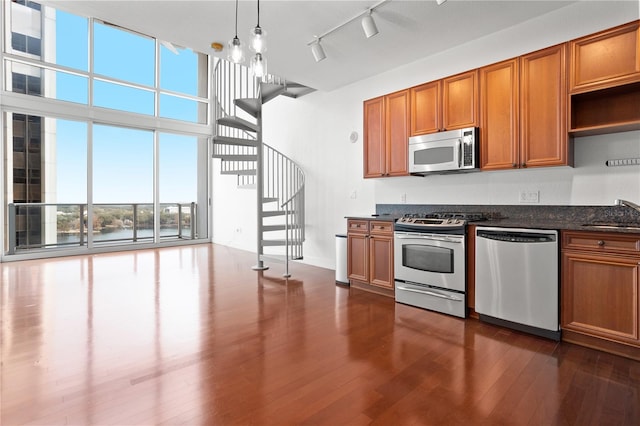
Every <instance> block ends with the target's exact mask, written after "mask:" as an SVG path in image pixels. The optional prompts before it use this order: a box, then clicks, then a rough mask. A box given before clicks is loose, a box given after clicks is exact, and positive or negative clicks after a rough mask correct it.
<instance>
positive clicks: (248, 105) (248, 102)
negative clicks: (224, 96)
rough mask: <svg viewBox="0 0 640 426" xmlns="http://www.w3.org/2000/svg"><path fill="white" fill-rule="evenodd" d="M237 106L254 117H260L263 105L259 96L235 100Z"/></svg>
mask: <svg viewBox="0 0 640 426" xmlns="http://www.w3.org/2000/svg"><path fill="white" fill-rule="evenodd" d="M233 103H234V104H235V106H237V107H238V108H240V109H241V110H243V111H244V112H246V113H247V114H249V115H251V116H252V117H253V118H258V114H259V113H260V111H262V105H261V104H260V99H257V98H240V99H235V100H234V101H233Z"/></svg>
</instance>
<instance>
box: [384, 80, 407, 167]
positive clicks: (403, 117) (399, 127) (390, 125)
mask: <svg viewBox="0 0 640 426" xmlns="http://www.w3.org/2000/svg"><path fill="white" fill-rule="evenodd" d="M385 117H386V120H385V128H386V143H387V151H386V160H387V161H386V173H385V175H386V176H405V175H408V174H409V166H408V161H409V158H408V155H409V90H402V91H400V92H396V93H392V94H390V95H387V96H385Z"/></svg>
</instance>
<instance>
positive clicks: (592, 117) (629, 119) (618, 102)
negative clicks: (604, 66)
mask: <svg viewBox="0 0 640 426" xmlns="http://www.w3.org/2000/svg"><path fill="white" fill-rule="evenodd" d="M630 130H640V82H638V83H632V84H625V85H622V86H617V87H612V88H608V89H601V90H595V91H592V92H587V93H579V94H573V95H571V114H570V129H569V132H570V134H571V135H573V136H590V135H599V134H605V133H614V132H624V131H630Z"/></svg>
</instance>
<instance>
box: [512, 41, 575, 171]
mask: <svg viewBox="0 0 640 426" xmlns="http://www.w3.org/2000/svg"><path fill="white" fill-rule="evenodd" d="M565 58H566V45H565V44H561V45H558V46H554V47H550V48H548V49H544V50H541V51H538V52H534V53H531V54H529V55H525V56H522V57H521V59H520V166H521V167H536V166H560V165H566V164H568V158H569V155H568V151H569V138H568V133H567V115H566V111H567V86H566V76H565V68H566V59H565Z"/></svg>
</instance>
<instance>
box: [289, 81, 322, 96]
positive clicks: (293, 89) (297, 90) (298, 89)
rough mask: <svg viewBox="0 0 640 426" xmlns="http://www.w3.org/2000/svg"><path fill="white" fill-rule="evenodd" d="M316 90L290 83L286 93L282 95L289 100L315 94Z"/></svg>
mask: <svg viewBox="0 0 640 426" xmlns="http://www.w3.org/2000/svg"><path fill="white" fill-rule="evenodd" d="M315 90H316V89H312V88H311V87H308V86H305V85H302V84H300V83H293V82H288V83H287V86H286V89H285V91H284V92H283V93H282V96H287V97H289V98H299V97H300V96H304V95H307V94H309V93H311V92H315Z"/></svg>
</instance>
